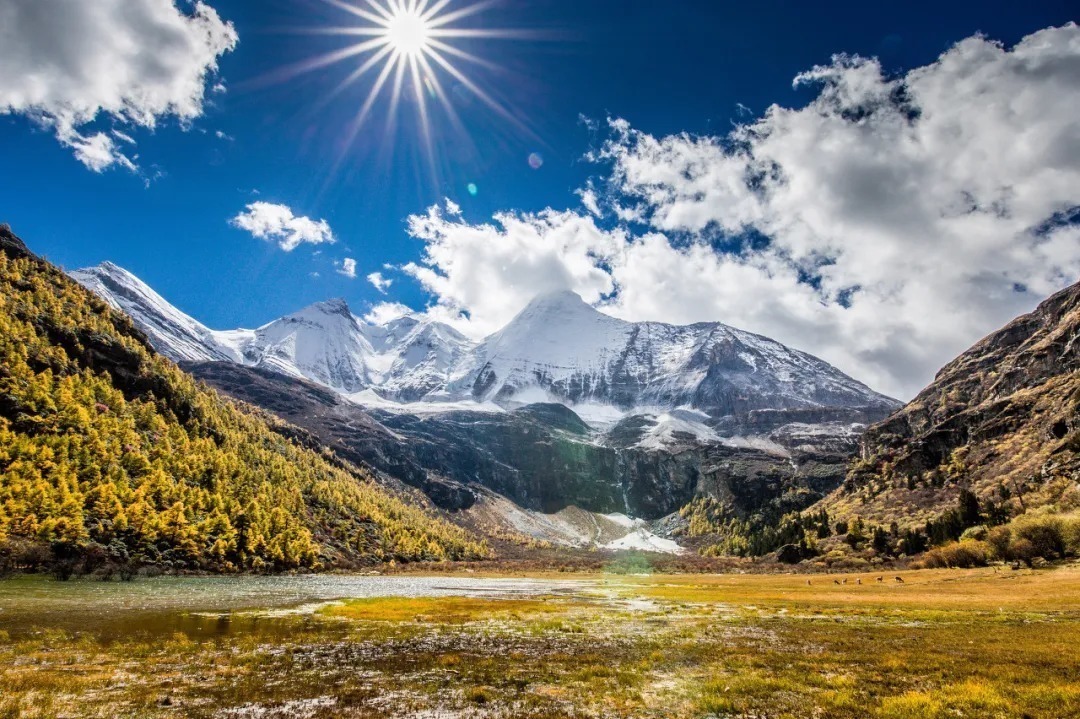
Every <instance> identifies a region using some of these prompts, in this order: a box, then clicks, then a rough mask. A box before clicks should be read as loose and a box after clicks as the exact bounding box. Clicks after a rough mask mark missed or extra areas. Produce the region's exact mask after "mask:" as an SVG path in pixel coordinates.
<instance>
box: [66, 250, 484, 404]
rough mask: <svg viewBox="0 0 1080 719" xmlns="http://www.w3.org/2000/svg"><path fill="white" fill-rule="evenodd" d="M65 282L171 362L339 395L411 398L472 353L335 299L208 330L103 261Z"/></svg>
mask: <svg viewBox="0 0 1080 719" xmlns="http://www.w3.org/2000/svg"><path fill="white" fill-rule="evenodd" d="M71 276H72V277H73V278H74V279H75V280H76V281H77V282H79V283H80V284H82V285H83V286H85V287H86V288H88V289H89V290H91V291H92V292H94V293H95V294H97V295H98V296H100V297H101V298H103V299H104V300H105V301H106V302H108V303H109V304H110V305H112V306H113V307H115V308H116V309H119V310H121V311H123V312H125V313H127V314H128V315H129V316H130V317H131V318H132V319H133V320H134V321H135V324H136V325H137V326H138V327H139V328H140V329H142V330H143V331H144V332H146V334H147V336H148V337H149V338H150V341H151V343H152V344H153V345H154V347H155V348H156V349H157V350H158V351H159V352H161V353H162V354H164V355H165V356H166V357H169V358H170V359H172V360H174V361H177V362H235V363H238V364H243V365H246V366H249V367H256V368H260V369H267V370H271V371H274V372H277V373H279V374H283V375H287V376H290V377H297V378H302V379H308V380H311V381H314V382H318V383H319V384H322V385H325V386H326V387H329V388H331V389H333V390H335V391H337V392H340V393H342V394H351V393H355V392H359V391H361V390H365V389H368V388H372V387H375V388H378V389H379V392H380V393H381V394H382V395H383V396H386V397H388V398H390V399H393V400H395V401H409V400H413V399H417V398H419V397H421V396H423V395H425V394H427V393H428V392H431V391H433V390H436V389H438V388H440V387H441V386H442V385H444V384H445V383H446V380H447V377H448V375H449V372H450V368H451V367H453V366H455V365H456V364H457V363H458V361H459V360H460V359H461V357H462V356H463V355H464V354H465V352H466V351H467V350H468V349H470V348H471V347H472V343H470V342H469V341H468V340H467V339H466V338H465V337H463V336H462V335H461V334H460V333H459V332H457V331H456V330H454V329H453V328H451V327H449V326H447V325H444V324H442V323H439V322H433V321H430V320H424V319H419V318H416V317H401V318H399V319H396V320H393V321H392V322H389V323H387V324H385V325H373V324H370V323H368V322H365V321H364V320H363V319H361V318H359V317H357V316H356V315H354V314H353V313H352V312H351V311H350V309H349V306H348V304H346V302H345V300H342V299H333V300H327V301H325V302H318V303H316V304H313V305H311V306H310V307H306V308H304V309H302V310H300V311H299V312H295V313H293V314H290V315H288V316H286V317H282V318H281V319H278V320H274V321H273V322H270V323H268V324H266V325H263V326H262V327H259V328H258V329H254V330H247V329H238V330H229V331H217V330H211V329H209V328H208V327H206V326H205V325H203V324H201V323H200V322H198V321H197V320H195V319H194V318H192V317H190V316H188V315H186V314H184V313H183V312H181V311H180V310H178V309H177V308H175V307H173V306H172V305H171V304H169V303H168V302H167V301H165V299H163V298H162V297H161V296H160V295H159V294H157V293H156V292H154V290H152V289H151V288H150V287H149V286H147V285H146V284H145V283H144V282H142V280H140V279H139V278H138V277H136V276H135V275H133V274H131V273H130V272H128V271H127V270H124V269H123V268H121V267H117V266H116V265H114V264H112V263H110V262H106V263H103V264H101V265H98V266H97V267H91V268H87V269H84V270H76V271H74V272H72V273H71Z"/></svg>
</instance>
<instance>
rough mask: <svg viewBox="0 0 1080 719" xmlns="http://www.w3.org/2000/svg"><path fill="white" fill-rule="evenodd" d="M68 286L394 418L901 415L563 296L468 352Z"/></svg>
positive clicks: (769, 357) (858, 387) (340, 309)
mask: <svg viewBox="0 0 1080 719" xmlns="http://www.w3.org/2000/svg"><path fill="white" fill-rule="evenodd" d="M72 276H73V277H74V278H75V279H76V280H78V281H79V282H81V283H82V284H84V285H85V286H87V287H88V288H89V289H91V290H93V291H94V292H96V293H98V294H99V295H101V296H102V297H103V298H105V299H106V300H107V301H108V302H109V303H110V304H112V305H113V306H115V307H118V308H120V309H122V310H123V311H125V312H127V313H128V314H129V315H130V316H131V317H132V318H133V319H134V321H135V322H136V324H137V325H138V326H139V327H141V328H142V329H143V330H144V331H146V333H147V334H148V335H149V336H150V339H151V341H152V342H153V343H154V345H155V346H156V347H157V348H158V350H159V351H161V352H162V353H163V354H165V355H166V356H168V357H171V358H172V359H174V360H178V361H228V362H235V363H240V364H244V365H247V366H250V367H256V368H260V369H267V370H271V371H274V372H277V373H279V374H283V375H287V376H291V377H297V378H302V379H308V380H312V381H314V382H317V383H319V384H322V385H324V386H326V387H329V388H331V389H333V390H335V391H337V392H339V393H341V394H344V395H347V396H349V397H350V398H352V400H353V401H355V402H358V403H361V404H364V403H375V404H378V406H380V407H383V408H385V407H386V406H387V402H390V403H393V404H395V405H397V406H400V407H401V409H402V410H403V411H410V408H415V407H417V406H418V405H416V404H415V403H418V402H423V403H424V407H425V409H426V410H430V408H431V407H436V408H437V407H439V406H445V407H446V408H448V409H449V408H460V407H462V406H468V405H469V404H470V403H472V404H474V405H475V406H477V407H482V408H488V409H490V408H491V407H494V406H498V407H503V408H507V409H510V408H514V407H520V406H524V405H528V404H532V403H536V402H551V403H558V404H563V405H566V406H568V407H571V408H572V409H573V410H574V411H575V412H577V413H578V414H579V415H580V416H581V417H583V418H584V419H585V420H586V421H588V422H590V423H591V424H593V425H594V426H602V425H608V426H610V425H613V424H615V423H616V422H618V421H619V420H620V419H622V418H624V417H626V416H633V415H654V416H663V415H664V413H667V412H671V411H674V410H680V411H686V410H690V411H694V412H697V413H699V414H700V418H701V422H702V423H704V424H706V425H709V426H715V425H718V424H719V423H721V420H722V419H723V418H725V417H732V416H740V417H745V416H748V415H749V414H750V413H752V412H754V411H755V410H767V411H785V412H790V411H809V412H813V411H815V410H828V411H835V410H860V411H864V413H868V414H869V415H874V417H873V418H875V419H876V418H878V417H877V415H881V416H883V415H884V413H887V412H888V411H889V410H891V409H893V408H895V407H896V406H897V403H896V402H895V401H893V400H891V399H889V398H888V397H885V396H883V395H880V394H878V393H876V392H874V391H873V390H871V389H870V388H868V387H866V386H865V385H863V384H861V383H860V382H857V381H856V380H854V379H852V378H850V377H848V376H847V375H845V374H843V373H842V372H840V371H839V370H837V369H836V368H835V367H832V366H831V365H829V364H828V363H826V362H824V361H822V360H819V359H817V358H816V357H812V356H811V355H808V354H806V353H804V352H799V351H797V350H793V349H790V348H788V347H785V346H784V345H782V344H780V343H778V342H775V341H773V340H770V339H768V338H766V337H761V336H759V335H755V334H751V333H749V332H743V331H741V330H737V329H734V328H731V327H728V326H726V325H723V324H720V323H700V324H694V325H687V326H675V325H669V324H663V323H659V322H627V321H624V320H620V319H617V318H615V317H611V316H609V315H605V314H603V313H601V312H599V311H597V310H595V309H594V308H592V307H591V306H589V305H588V304H586V303H585V302H583V301H582V300H581V298H580V297H578V296H577V295H576V294H574V293H572V292H557V293H552V294H547V295H542V296H540V297H537V298H536V299H535V300H533V301H532V302H531V303H530V304H529V305H528V306H527V307H525V309H523V310H522V311H521V312H520V313H519V314H518V315H517V316H516V317H515V318H514V319H513V320H512V321H511V322H510V323H509V324H508V325H507V326H506V327H504V328H503V329H502V330H500V331H499V332H496V333H495V334H493V335H491V336H490V337H488V338H487V339H485V340H484V341H482V342H480V343H479V344H474V343H472V342H470V341H469V340H468V339H467V338H465V337H464V336H462V335H461V334H460V333H458V332H457V331H456V330H454V329H452V328H451V327H449V326H447V325H445V324H441V323H438V322H432V321H430V320H426V319H423V318H420V317H414V316H406V317H402V318H399V319H395V320H393V321H391V322H389V323H387V324H384V325H373V324H370V323H368V322H366V321H364V320H363V319H361V318H359V317H357V316H356V315H354V314H353V313H352V312H351V311H350V309H349V307H348V305H347V304H346V303H345V301H344V300H329V301H326V302H320V303H317V304H314V305H311V306H310V307H307V308H305V309H303V310H300V311H299V312H296V313H294V314H291V315H288V316H286V317H283V318H281V319H279V320H275V321H273V322H270V323H269V324H267V325H264V326H263V327H260V328H258V329H256V330H233V331H228V332H221V331H214V330H210V329H209V328H207V327H205V326H204V325H202V324H200V323H199V322H198V321H196V320H195V319H193V318H191V317H189V316H187V315H185V314H184V313H182V312H180V311H179V310H178V309H176V308H175V307H173V306H172V305H170V304H169V303H168V302H166V301H165V300H164V299H163V298H161V296H160V295H158V294H157V293H155V292H154V291H153V290H152V289H150V288H149V287H147V286H146V285H145V284H144V283H142V282H141V281H140V280H139V279H138V278H136V277H135V276H134V275H132V274H131V273H129V272H127V271H125V270H123V269H121V268H119V267H117V266H116V265H113V264H111V263H105V264H103V265H100V266H98V267H94V268H90V269H87V270H79V271H77V272H73V273H72ZM836 419H838V417H833V416H830V417H817V418H814V417H809V418H803V419H791V418H786V419H784V421H810V422H824V421H834V420H836ZM839 419H846V418H839ZM860 421H861V420H860ZM768 429H771V428H765V430H766V431H767V430H768ZM739 431H741V429H740V430H739ZM731 433H732V432H728V434H731Z"/></svg>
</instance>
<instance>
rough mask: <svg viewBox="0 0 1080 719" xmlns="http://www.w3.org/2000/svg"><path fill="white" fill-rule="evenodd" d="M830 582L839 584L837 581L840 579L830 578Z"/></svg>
mask: <svg viewBox="0 0 1080 719" xmlns="http://www.w3.org/2000/svg"><path fill="white" fill-rule="evenodd" d="M832 583H833V584H839V583H840V580H839V579H834V580H832Z"/></svg>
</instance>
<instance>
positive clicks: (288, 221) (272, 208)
mask: <svg viewBox="0 0 1080 719" xmlns="http://www.w3.org/2000/svg"><path fill="white" fill-rule="evenodd" d="M229 224H231V225H232V226H233V227H236V228H239V229H241V230H247V231H248V232H250V233H251V234H252V236H254V237H257V238H258V239H260V240H267V241H268V242H276V243H277V245H278V247H280V248H281V249H283V250H285V251H286V252H292V251H293V250H295V249H296V248H297V247H299V246H300V245H302V244H312V245H320V244H323V243H329V244H333V243H334V241H335V240H334V233H333V232H332V231H331V230H330V225H329V223H327V221H326V220H313V219H311V218H310V217H303V216H297V215H295V214H293V211H292V210H291V209H290V208H289V207H288V206H286V205H278V204H274V203H272V202H252V203H251V204H250V205H248V206H247V208H245V209H244V211H243V212H241V213H240V214H238V215H237V216H236V217H234V218H232V219H231V220H229ZM353 276H354V277H355V276H356V262H355V261H353Z"/></svg>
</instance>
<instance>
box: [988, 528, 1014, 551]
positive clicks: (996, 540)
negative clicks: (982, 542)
mask: <svg viewBox="0 0 1080 719" xmlns="http://www.w3.org/2000/svg"><path fill="white" fill-rule="evenodd" d="M986 542H987V544H989V545H990V546H991V548H993V551H994V556H995V557H996V558H997V559H1008V558H1009V543H1010V542H1012V530H1011V529H1009V527H1007V526H1002V527H994V528H993V529H991V530H990V531H989V532H988V533H987V535H986Z"/></svg>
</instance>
